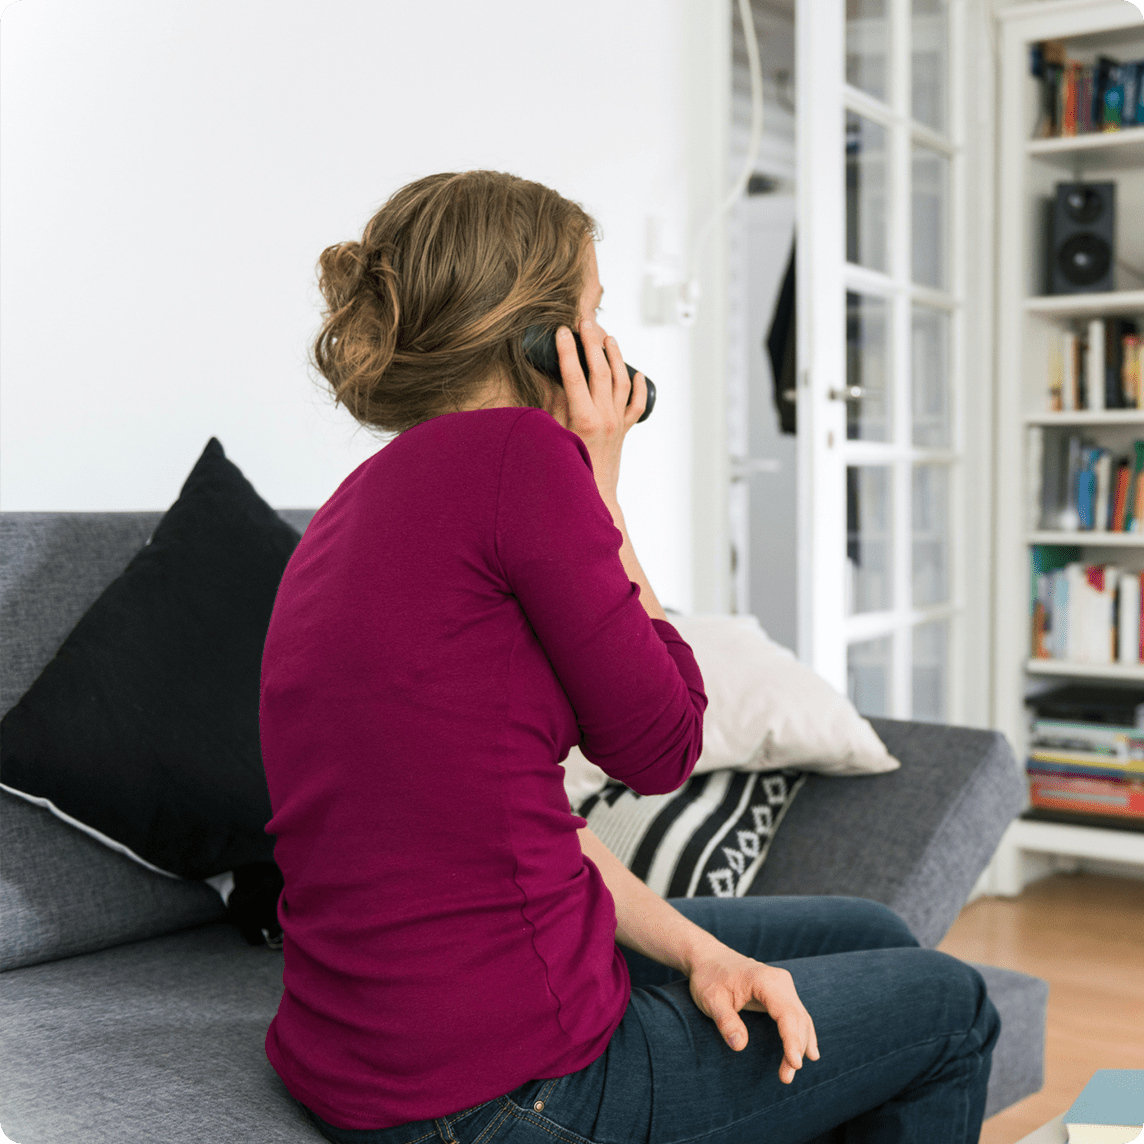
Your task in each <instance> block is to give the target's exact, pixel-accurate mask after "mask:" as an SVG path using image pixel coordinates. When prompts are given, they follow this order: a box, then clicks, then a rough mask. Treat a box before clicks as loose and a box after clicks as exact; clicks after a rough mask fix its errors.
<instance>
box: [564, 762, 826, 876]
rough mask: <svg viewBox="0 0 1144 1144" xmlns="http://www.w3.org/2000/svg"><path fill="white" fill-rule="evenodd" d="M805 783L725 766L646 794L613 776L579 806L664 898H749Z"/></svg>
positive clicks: (792, 776) (786, 774)
mask: <svg viewBox="0 0 1144 1144" xmlns="http://www.w3.org/2000/svg"><path fill="white" fill-rule="evenodd" d="M803 782H804V776H802V775H800V774H799V773H798V772H797V771H779V772H777V773H773V774H765V775H759V774H744V773H742V772H739V771H730V770H722V771H714V772H712V773H711V774H706V775H697V776H695V777H693V778H690V779H688V780H687V782H685V783H684V784H683V786H681V787H680V788H679V789H678V790H675V791H672V792H670V793H669V794H653V795H641V794H637V793H636V792H635V791H634V790H630V789H629V788H628V787H626V786H624V784H623V783H617V782H614V781H613V782H609V783H608V785H607V786H606V787H605V788H604V789H603V790H602V791H600V792H598V793H597V794H593V795H591V796H589V797H588V798H587V799H585V800H584V801H583V802H581V803H579V805H577V806H576V808H575V810H576V813H577V814H581V815H583V816H584V818H585V820H586V821H587V823H588V826H589V827H590V828H591V830H592V832H593V833H594V834H595V835H596V837H597V838H599V840H600V841H601V842H602V843H603V844H604V845H605V846H606V847H607V848H608V849H609V850H610V851H611V852H612V853H613V854H614V855H615V856H616V857H617V858H618V859H619V860H620V861H621V862H622V863H623V864H624V865H625V866H627V868H628V869H629V870H631V871H632V873H633V874H635V875H636V877H637V878H639V879H640V880H641V881H643V882H645V883H646V884H647V885H648V886H650V887H651V888H652V889H653V890H654V891H655V892H656V893H657V894H659V895H660V897H663V898H696V897H698V898H703V897H707V898H710V897H715V898H741V897H742V896H743V895H744V894H747V893H750V889H751V885H752V883H753V882H754V880H755V878H756V877H757V876H758V873H759V871H760V870H761V869H762V868H763V863H764V862H765V861H766V857H767V853H768V851H769V850H770V846H771V842H772V841H773V839H774V837H775V834H776V832H777V831H778V828H779V824H780V823H781V822H782V820H783V816H784V815H785V814H786V812H787V810H788V808H789V807H790V805H791V803H792V802H793V801H794V797H795V795H796V794H798V791H799V788H800V787H801V786H802V784H803Z"/></svg>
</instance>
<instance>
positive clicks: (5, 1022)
mask: <svg viewBox="0 0 1144 1144" xmlns="http://www.w3.org/2000/svg"><path fill="white" fill-rule="evenodd" d="M977 968H978V969H979V970H980V971H981V973H982V974H983V976H984V977H985V980H986V984H987V986H988V988H989V995H990V997H991V998H992V1000H993V1003H994V1004H995V1005H996V1006H997V1009H998V1011H999V1012H1000V1013H1001V1016H1002V1020H1003V1021H1004V1027H1003V1028H1002V1032H1001V1037H1000V1039H999V1041H998V1043H997V1047H996V1049H995V1050H994V1054H993V1072H992V1074H991V1076H990V1080H989V1090H988V1094H987V1097H986V1102H987V1103H986V1108H987V1111H988V1112H989V1114H990V1115H992V1113H994V1112H996V1111H999V1110H1000V1109H1001V1108H1002V1107H1005V1105H1007V1104H1009V1103H1011V1102H1012V1101H1014V1100H1018V1099H1020V1098H1021V1097H1023V1096H1027V1095H1029V1093H1030V1092H1032V1091H1035V1086H1036V1083H1038V1080H1037V1078H1038V1076H1039V1074H1038V1072H1037V1070H1038V1069H1039V1067H1040V1061H1041V1060H1042V1054H1043V1040H1044V1037H1043V1030H1044V1010H1045V996H1046V994H1045V983H1044V982H1043V981H1038V980H1037V979H1036V978H1031V977H1027V976H1026V975H1025V974H1022V973H1013V972H1008V971H1005V970H998V969H992V968H991V967H988V966H977ZM281 975H282V957H281V954H279V953H276V952H274V951H272V950H268V949H265V948H253V947H250V946H247V945H245V944H244V943H243V941H242V939H241V938H240V937H239V936H238V934H237V933H235V932H234V931H233V930H232V929H231V928H230V927H228V926H218V925H215V926H205V927H202V928H199V929H196V930H189V931H187V932H186V933H182V934H172V935H169V936H167V937H163V938H156V939H154V940H151V941H146V942H139V943H136V944H133V945H125V946H120V947H119V948H118V949H110V950H105V951H104V952H102V953H96V954H89V955H88V956H86V957H82V958H72V959H70V960H67V961H57V962H53V963H52V964H50V965H37V966H33V967H31V968H29V969H21V970H17V971H16V972H14V973H6V974H3V975H0V1092H2V1093H4V1104H3V1107H2V1108H0V1120H2V1123H3V1126H4V1131H5V1133H6V1134H7V1135H8V1136H9V1137H11V1139H13V1140H19V1141H21V1144H38V1142H40V1141H44V1142H47V1141H75V1140H82V1141H83V1142H84V1144H123V1141H136V1140H154V1141H162V1142H163V1144H200V1142H201V1141H204V1140H225V1141H226V1142H227V1144H246V1142H250V1144H295V1142H297V1144H306V1142H312V1144H320V1141H321V1139H322V1137H321V1136H320V1135H319V1134H318V1132H317V1129H315V1128H314V1127H313V1126H312V1125H311V1124H310V1122H309V1121H308V1120H307V1119H306V1118H305V1115H304V1114H303V1113H302V1111H301V1109H300V1106H299V1105H298V1104H296V1103H295V1102H294V1100H293V1099H292V1098H291V1097H290V1096H289V1094H288V1093H287V1091H286V1089H285V1086H284V1085H283V1084H282V1082H281V1081H280V1080H279V1079H278V1077H277V1075H276V1074H275V1072H274V1070H273V1069H272V1068H271V1067H270V1064H269V1063H268V1062H267V1060H266V1056H265V1054H264V1052H263V1041H264V1038H265V1036H266V1029H267V1026H268V1025H269V1024H270V1021H271V1019H272V1018H273V1016H274V1013H275V1011H276V1010H277V1007H278V1000H279V997H280V996H281V992H282V979H281ZM61 1046H66V1051H62V1050H61ZM433 1139H434V1140H436V1137H435V1136H434V1137H433Z"/></svg>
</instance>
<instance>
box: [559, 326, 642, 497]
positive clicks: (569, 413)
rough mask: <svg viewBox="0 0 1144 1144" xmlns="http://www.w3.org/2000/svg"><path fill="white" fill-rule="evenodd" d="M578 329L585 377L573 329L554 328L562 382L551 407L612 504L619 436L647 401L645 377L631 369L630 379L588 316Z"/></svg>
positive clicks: (612, 343)
mask: <svg viewBox="0 0 1144 1144" xmlns="http://www.w3.org/2000/svg"><path fill="white" fill-rule="evenodd" d="M579 333H580V339H581V341H582V342H583V343H584V356H585V357H586V358H587V359H588V374H589V376H588V377H585V376H584V371H583V370H582V369H581V367H580V358H579V356H578V354H577V353H576V342H575V340H574V339H573V337H572V331H571V330H570V329H568V327H567V326H561V327H560V328H559V329H558V330H557V331H556V352H557V354H558V356H559V358H560V373H561V376H562V377H563V379H564V384H563V389H562V392H561V393H560V395H559V398H557V399H556V401H555V402H554V405H553V409H552V410H550V412H552V413H553V416H555V417H556V418H557V420H558V421H560V423H561V424H562V425H563V426H564V427H565V428H566V429H571V430H572V432H573V433H575V434H576V435H577V436H578V437H579V438H580V439H581V440H582V441H583V442H584V444H585V445H586V446H587V449H588V455H589V456H590V457H591V458H592V471H593V473H594V474H595V476H596V485H597V487H598V488H599V490H600V495H601V497H603V499H604V503H605V504H607V505H609V506H613V505H615V504H616V489H617V485H618V484H619V479H620V453H621V451H622V449H623V445H624V438H625V436H626V435H627V432H628V430H629V429H630V428H631V427H632V426H633V425H634V424H635V423H636V422H637V421H638V420H639V419H640V417H641V416H642V415H643V411H644V409H645V408H646V406H647V382H646V380H645V379H644V376H643V374H642V373H637V374H636V377H635V381H634V383H633V382H632V381H631V380H629V378H628V369H627V366H625V365H624V359H623V356H622V355H621V353H620V347H619V344H618V343H617V342H616V339H615V338H612V337H609V336H608V334H607V331H605V330H604V329H602V328H601V327H600V325H599V324H598V323H597V322H596V321H595V320H594V319H593V318H591V317H584V318H582V319H581V321H580V326H579ZM629 394H630V395H631V401H630V403H629V400H628V397H629Z"/></svg>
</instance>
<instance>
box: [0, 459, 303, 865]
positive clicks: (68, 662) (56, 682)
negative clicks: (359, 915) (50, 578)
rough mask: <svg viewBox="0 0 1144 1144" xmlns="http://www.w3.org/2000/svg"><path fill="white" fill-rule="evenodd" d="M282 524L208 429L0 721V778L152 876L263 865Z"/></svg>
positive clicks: (287, 547) (291, 541)
mask: <svg viewBox="0 0 1144 1144" xmlns="http://www.w3.org/2000/svg"><path fill="white" fill-rule="evenodd" d="M297 541H298V533H297V532H296V531H295V530H294V529H293V528H291V527H290V526H289V525H288V524H286V523H285V522H284V521H283V520H282V519H281V518H280V517H279V516H278V515H277V514H276V513H275V512H274V511H273V510H272V509H271V508H270V507H269V506H268V505H267V504H266V503H265V502H264V501H263V500H262V498H261V497H259V496H258V494H257V493H256V492H255V491H254V489H253V488H252V487H251V486H250V484H249V483H248V482H247V481H246V480H245V478H244V477H243V476H242V474H241V473H240V472H239V470H238V469H237V468H236V467H235V466H234V465H233V464H232V463H231V462H230V461H228V460H227V459H226V457H225V455H224V453H223V450H222V446H221V445H220V444H219V443H218V441H217V440H213V439H212V440H211V442H210V443H209V444H208V445H207V447H206V449H205V450H204V452H203V454H202V456H201V458H200V459H199V461H198V463H197V464H196V465H195V467H194V469H193V470H192V472H191V474H190V476H189V477H188V478H187V481H186V483H185V484H184V486H183V489H182V492H181V493H180V495H179V498H178V500H177V501H176V502H175V504H174V505H172V507H171V508H170V509H169V510H168V512H167V513H166V514H165V515H164V516H163V518H162V520H161V521H160V522H159V525H158V527H157V528H156V529H155V533H154V536H153V537H152V539H151V541H150V542H149V543H148V544H147V545H145V546H144V547H143V548H142V549H141V550H140V551H139V552H138V553H137V554H136V555H135V557H134V558H133V559H132V560H131V562H130V563H129V564H128V566H127V568H126V569H125V570H124V571H123V572H122V573H121V574H120V575H119V576H118V577H117V578H116V579H115V580H114V581H113V582H112V583H111V584H110V585H108V587H107V588H106V589H105V590H104V592H103V593H102V594H101V595H100V597H99V598H98V599H97V600H96V602H95V603H94V604H93V605H92V606H91V608H90V609H89V610H88V612H87V613H86V614H85V615H84V616H83V618H82V619H81V620H80V621H79V623H78V624H77V625H76V627H75V628H74V629H73V631H72V632H71V634H70V635H69V636H68V637H67V639H66V640H65V641H64V643H63V645H62V647H60V649H59V651H58V652H57V653H56V655H55V656H54V658H53V659H52V660H51V661H50V662H49V663H48V664H47V666H46V667H45V668H44V670H43V671H42V672H41V674H40V676H39V678H38V679H37V680H36V681H35V683H33V684H32V686H31V688H30V689H29V690H28V692H27V693H26V694H25V695H24V697H23V698H22V699H21V700H20V701H19V702H18V703H17V704H16V705H15V707H13V708H12V709H11V710H10V711H9V712H8V713H7V714H6V715H5V716H4V718H3V721H2V723H0V749H2V760H0V783H2V784H3V785H4V786H5V787H7V788H9V789H10V790H12V791H13V792H15V793H18V794H20V795H22V796H24V797H27V798H30V799H33V800H36V801H38V802H39V803H40V805H43V806H46V807H47V808H48V809H51V810H52V811H53V812H54V813H57V814H59V815H60V816H61V817H64V818H65V819H67V820H69V821H72V822H73V823H75V824H76V825H78V826H80V827H81V828H86V829H88V830H89V831H90V832H91V833H92V834H93V836H95V837H97V838H99V839H101V840H103V841H106V842H108V843H109V844H116V845H118V846H120V847H122V848H123V851H124V852H125V853H127V854H129V855H130V856H132V857H135V858H137V859H139V860H140V861H142V862H144V863H146V864H149V865H151V866H152V867H153V868H156V869H158V870H161V871H166V872H169V873H173V874H177V875H179V876H182V877H186V878H207V877H210V876H214V875H219V874H223V873H225V872H227V871H230V870H232V869H234V868H236V867H240V866H243V865H246V864H250V863H257V862H267V861H269V860H270V859H271V856H272V852H273V841H272V839H271V838H270V837H269V836H268V835H266V833H265V832H264V827H265V824H266V822H267V821H268V820H269V818H270V801H269V796H268V794H267V790H266V780H265V776H264V774H263V770H262V760H261V754H260V750H259V741H258V681H259V671H260V664H261V657H262V645H263V642H264V639H265V635H266V628H267V625H268V623H269V620H270V611H271V608H272V607H273V603H274V596H275V592H276V591H277V587H278V582H279V580H280V578H281V575H282V572H283V570H284V568H285V566H286V562H287V560H288V559H289V557H290V554H291V553H292V552H293V550H294V546H295V545H296V544H297Z"/></svg>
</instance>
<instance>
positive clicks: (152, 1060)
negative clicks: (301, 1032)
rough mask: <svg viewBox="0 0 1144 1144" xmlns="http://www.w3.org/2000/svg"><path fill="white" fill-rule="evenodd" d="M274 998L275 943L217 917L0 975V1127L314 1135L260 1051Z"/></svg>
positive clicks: (87, 1136) (110, 1141) (118, 1141)
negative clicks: (252, 939) (0, 1097)
mask: <svg viewBox="0 0 1144 1144" xmlns="http://www.w3.org/2000/svg"><path fill="white" fill-rule="evenodd" d="M143 872H144V873H146V871H143ZM281 995H282V955H281V953H279V952H276V951H274V950H270V949H267V948H266V947H265V946H248V945H247V944H246V943H245V942H244V941H243V939H242V937H241V936H240V935H239V934H238V933H237V932H236V931H235V930H234V929H232V928H231V927H230V926H228V925H225V924H224V925H211V926H202V927H199V928H198V929H193V930H187V931H186V932H184V933H179V934H169V935H167V936H165V937H160V938H153V939H151V940H150V941H144V942H136V943H134V944H131V945H122V946H119V947H117V948H115V949H108V950H104V951H102V952H100V953H91V954H87V955H86V956H84V957H78V958H69V959H67V960H64V961H54V962H51V963H50V964H46V965H35V966H31V967H29V968H27V969H18V970H16V971H14V972H12V973H5V974H0V1092H3V1094H4V1102H3V1107H0V1123H2V1124H3V1128H4V1132H5V1134H6V1135H7V1136H8V1137H10V1138H11V1139H12V1140H18V1141H20V1142H21V1144H25V1142H26V1144H39V1142H41V1141H43V1142H45V1144H46V1142H49V1141H80V1140H82V1141H83V1142H84V1144H123V1142H124V1141H144V1140H146V1141H162V1144H202V1142H203V1141H207V1140H211V1141H213V1140H218V1141H227V1142H228V1144H238V1142H240V1141H251V1142H252V1144H253V1142H257V1144H293V1142H295V1141H297V1142H299V1144H301V1142H307V1141H309V1142H318V1144H320V1142H321V1139H322V1137H321V1136H320V1134H319V1133H318V1131H317V1129H315V1128H314V1127H313V1126H312V1124H311V1123H310V1122H309V1120H308V1119H307V1118H306V1116H305V1114H304V1113H303V1112H302V1110H301V1107H300V1105H298V1104H297V1103H296V1102H295V1101H294V1100H293V1099H292V1098H291V1097H290V1095H289V1094H288V1093H287V1091H286V1089H285V1087H284V1086H283V1084H282V1082H281V1081H280V1080H279V1079H278V1076H277V1074H276V1073H275V1072H274V1070H273V1068H271V1066H270V1063H269V1061H267V1059H266V1054H265V1051H264V1049H263V1042H264V1040H265V1037H266V1030H267V1027H268V1026H269V1024H270V1021H271V1019H272V1018H273V1016H274V1014H275V1012H276V1011H277V1008H278V1001H279V998H280V997H281Z"/></svg>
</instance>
